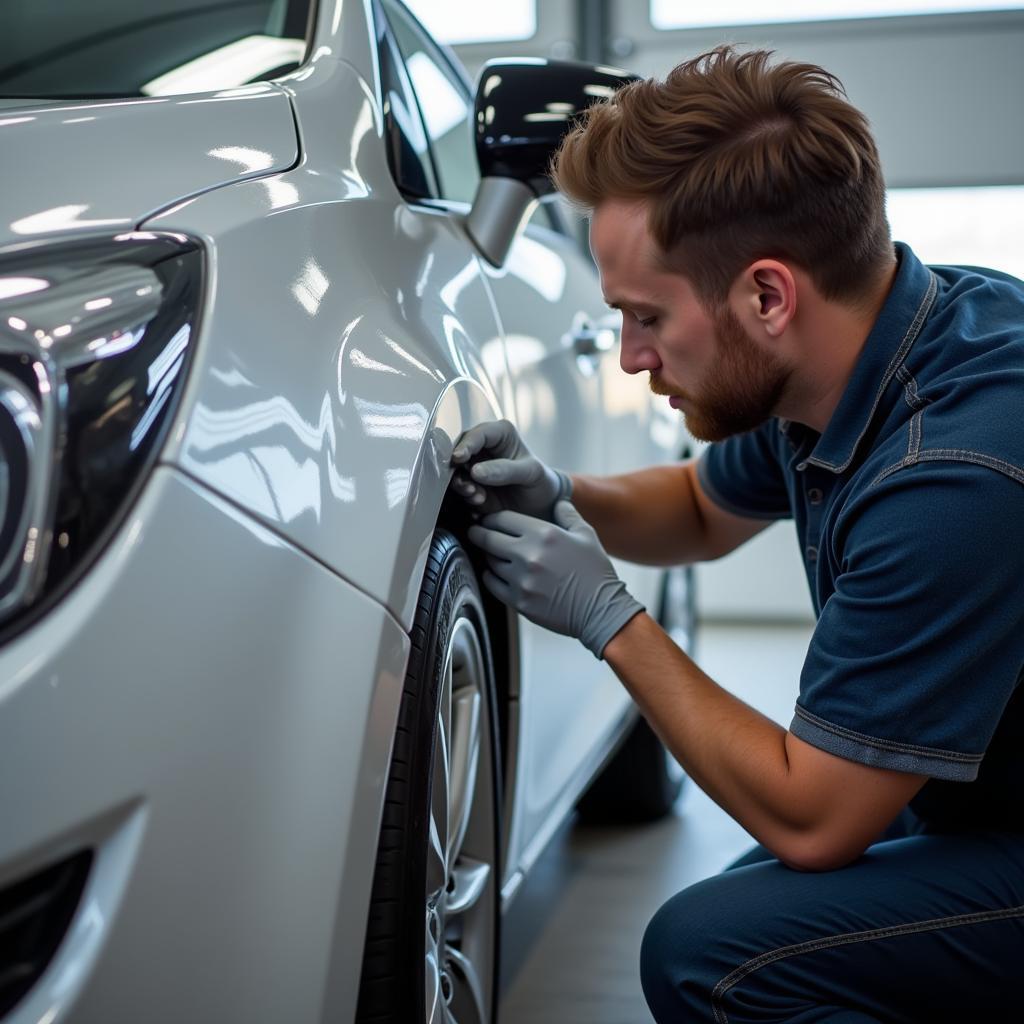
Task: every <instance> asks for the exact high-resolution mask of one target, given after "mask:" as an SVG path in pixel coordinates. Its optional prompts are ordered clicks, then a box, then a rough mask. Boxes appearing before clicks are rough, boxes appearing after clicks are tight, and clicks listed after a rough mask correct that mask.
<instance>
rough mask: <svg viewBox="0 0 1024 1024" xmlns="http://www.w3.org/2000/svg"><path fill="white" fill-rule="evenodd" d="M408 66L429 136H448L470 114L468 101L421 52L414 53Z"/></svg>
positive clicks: (436, 137)
mask: <svg viewBox="0 0 1024 1024" xmlns="http://www.w3.org/2000/svg"><path fill="white" fill-rule="evenodd" d="M405 64H406V67H408V69H409V77H410V78H412V87H413V88H414V89H415V90H416V95H417V96H418V97H419V100H420V109H421V110H422V111H423V119H424V120H425V121H426V122H427V134H428V135H429V136H430V137H431V138H432V139H439V138H441V137H442V136H443V135H447V134H448V132H450V131H451V130H452V129H453V128H454V127H455V126H456V125H457V124H461V123H462V122H463V121H465V120H466V118H467V116H468V115H469V107H468V106H467V105H466V101H465V100H464V99H463V98H462V96H461V94H460V93H459V91H458V90H457V89H456V88H455V86H454V85H452V83H451V82H449V81H448V79H447V78H445V76H444V75H443V74H442V73H441V70H440V68H438V66H437V65H436V64H435V63H434V62H433V61H432V60H431V59H430V58H429V57H428V56H427V55H426V54H425V53H424V52H423V51H422V50H418V51H417V52H416V53H414V54H413V55H412V56H411V57H410V58H409V59H408V60H407V61H406V62H405Z"/></svg>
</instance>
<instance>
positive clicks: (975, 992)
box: [640, 811, 1024, 1024]
mask: <svg viewBox="0 0 1024 1024" xmlns="http://www.w3.org/2000/svg"><path fill="white" fill-rule="evenodd" d="M915 821H916V819H914V818H913V816H912V815H911V814H910V812H909V811H906V812H904V814H903V815H902V816H901V818H900V819H898V820H897V822H896V823H895V824H894V826H893V827H892V828H890V829H889V831H888V832H887V833H886V835H885V837H883V839H882V840H880V841H879V842H878V843H875V844H874V845H873V846H871V847H869V849H868V850H867V851H865V853H864V854H863V855H862V856H861V857H860V858H858V859H857V860H856V861H854V862H853V863H852V864H850V865H848V866H847V867H844V868H840V869H838V870H836V871H822V872H801V871H793V870H791V869H790V868H787V867H785V866H784V865H783V864H781V863H780V862H779V861H778V860H776V859H775V858H774V857H773V856H772V855H771V854H770V853H769V852H768V851H767V850H765V849H764V847H760V846H758V847H755V848H754V849H753V850H752V851H751V852H750V853H748V854H747V855H746V856H744V857H742V858H741V859H740V860H738V861H737V862H736V863H735V864H733V865H731V866H730V867H728V868H726V870H725V871H724V872H722V874H720V875H715V876H713V877H712V878H707V879H705V880H704V881H702V882H698V883H697V884H696V885H692V886H690V887H689V888H688V889H684V890H683V891H682V892H680V893H678V894H677V895H676V896H674V897H672V899H670V900H669V901H668V902H667V903H666V904H665V905H664V906H663V907H662V908H661V909H660V910H659V911H658V913H657V914H656V915H655V916H654V918H653V920H652V921H651V923H650V924H649V925H648V927H647V932H646V934H645V935H644V941H643V946H642V949H641V953H640V975H641V980H642V983H643V988H644V995H645V996H646V997H647V1004H648V1006H649V1007H650V1008H651V1012H652V1013H653V1014H654V1018H655V1020H656V1021H658V1024H698V1022H702V1021H714V1022H715V1024H726V1022H728V1024H741V1022H747V1021H759V1022H764V1021H787V1022H790V1024H811V1022H812V1021H813V1022H818V1021H829V1022H830V1024H878V1022H886V1024H889V1022H893V1024H895V1022H899V1024H925V1022H926V1024H938V1022H945V1021H950V1022H956V1024H972V1022H974V1021H982V1020H993V1021H1008V1020H1024V835H1006V834H995V833H985V834H969V835H958V834H932V833H928V832H927V831H924V832H920V831H917V832H916V834H913V833H914V832H915V831H916V830H917V829H918V828H919V825H915Z"/></svg>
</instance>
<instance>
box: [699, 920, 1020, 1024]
mask: <svg viewBox="0 0 1024 1024" xmlns="http://www.w3.org/2000/svg"><path fill="white" fill-rule="evenodd" d="M1015 917H1024V906H1020V907H1004V908H1002V909H1000V910H983V911H978V912H976V913H973V914H957V915H955V916H953V917H937V918H930V919H928V920H925V921H908V922H906V923H904V924H896V925H888V926H887V927H885V928H872V929H868V930H866V931H860V932H842V933H839V934H836V935H826V936H822V937H821V938H818V939H810V940H808V941H807V942H800V943H796V944H794V945H791V946H780V947H779V948H778V949H773V950H769V951H768V952H766V953H761V954H760V955H759V956H756V957H753V958H752V959H750V960H748V961H746V963H743V964H741V965H740V966H739V967H737V968H736V969H735V970H734V971H733V972H732V973H731V974H728V975H726V976H725V977H724V978H722V979H721V980H720V981H719V982H718V984H717V985H716V986H715V987H714V990H713V991H712V993H711V1009H712V1012H713V1014H714V1018H715V1021H716V1024H729V1018H728V1016H727V1014H726V1012H725V1008H724V1006H723V1002H724V999H725V995H726V993H727V992H728V991H729V990H730V989H732V988H735V987H736V986H737V985H738V984H739V983H740V982H741V981H743V980H744V978H746V977H748V976H749V975H751V974H753V973H754V971H757V970H760V969H761V968H762V967H767V966H769V965H770V964H773V963H777V962H778V961H779V960H784V959H788V958H789V957H792V956H801V955H803V954H804V953H816V952H818V951H819V950H823V949H833V948H835V947H837V946H848V945H852V944H853V943H856V942H868V941H877V940H880V939H889V938H897V937H899V936H903V935H915V934H918V933H920V932H926V931H939V930H940V929H943V928H959V927H964V926H966V925H973V924H987V923H988V922H990V921H1005V920H1012V919H1013V918H1015Z"/></svg>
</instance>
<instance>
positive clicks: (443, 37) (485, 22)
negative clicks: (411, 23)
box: [405, 0, 537, 44]
mask: <svg viewBox="0 0 1024 1024" xmlns="http://www.w3.org/2000/svg"><path fill="white" fill-rule="evenodd" d="M405 4H406V6H407V7H408V8H409V10H411V11H412V12H413V14H415V15H416V17H417V18H419V20H420V21H421V22H422V23H423V25H424V27H425V28H426V29H427V31H428V32H429V33H430V34H431V35H432V36H433V37H434V38H435V39H436V40H438V42H441V43H449V44H454V43H490V42H500V41H504V40H507V39H529V38H530V37H531V36H533V35H534V34H535V33H536V31H537V0H502V2H501V3H500V4H496V3H480V0H405Z"/></svg>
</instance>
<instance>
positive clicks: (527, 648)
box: [384, 0, 645, 869]
mask: <svg viewBox="0 0 1024 1024" xmlns="http://www.w3.org/2000/svg"><path fill="white" fill-rule="evenodd" d="M384 8H385V10H386V12H387V15H388V17H389V19H390V21H391V24H392V28H393V30H394V34H395V38H396V40H397V42H398V44H399V48H400V49H401V51H402V54H403V57H404V59H405V64H406V67H407V69H408V74H409V77H410V79H411V81H412V85H413V88H414V91H415V92H416V94H417V96H418V98H419V106H420V109H421V111H422V112H423V119H424V122H425V124H426V128H427V133H428V136H429V139H430V148H431V152H432V156H433V160H434V167H435V173H436V175H437V177H438V180H439V188H440V194H441V197H442V199H443V200H444V201H445V203H446V205H447V208H448V209H449V210H451V212H452V214H453V215H454V216H457V217H461V216H464V214H465V213H466V212H468V209H469V205H470V203H471V202H472V199H473V195H474V193H475V191H476V186H477V183H478V181H479V174H478V171H477V161H476V153H475V141H474V131H473V122H472V109H473V102H472V96H471V94H470V91H469V88H468V86H467V83H466V81H465V79H464V78H463V76H462V75H461V74H460V73H459V71H458V69H457V68H456V67H454V66H453V64H452V62H451V61H450V60H449V58H448V57H447V55H446V54H445V53H444V52H443V51H442V50H441V49H440V48H439V47H438V46H437V45H436V44H435V43H434V42H433V40H432V39H431V38H430V37H429V36H428V35H427V33H426V32H425V31H424V30H423V29H422V28H421V27H420V26H419V24H418V23H417V22H416V21H415V19H413V18H412V17H411V16H410V15H409V13H408V12H407V11H406V10H405V9H404V8H403V7H402V6H401V5H400V4H398V3H394V2H391V0H385V2H384ZM558 228H559V222H558V219H557V218H556V217H555V216H553V215H552V214H551V213H550V212H549V210H548V208H547V207H539V208H538V210H537V211H536V212H535V214H534V216H533V218H532V221H531V223H530V224H529V225H528V226H527V228H526V230H525V231H524V232H522V233H521V234H520V235H519V236H518V237H517V239H516V241H515V242H514V244H513V246H512V249H511V251H510V253H509V256H508V259H507V260H506V262H505V264H504V266H502V267H501V268H493V267H490V266H489V265H487V264H486V263H484V261H482V260H481V265H482V266H483V267H484V269H485V271H486V273H487V276H488V280H489V283H490V286H491V290H492V293H493V295H494V300H495V304H496V307H497V312H498V319H499V321H500V322H501V324H502V328H503V333H504V339H505V353H506V357H507V359H508V370H509V378H510V380H511V383H512V389H513V396H512V398H513V409H514V414H515V418H516V421H517V424H518V427H519V429H520V432H521V433H522V435H523V437H524V439H525V441H526V443H527V444H528V445H529V447H530V448H531V450H533V451H534V452H535V453H536V454H537V455H538V456H539V457H540V458H541V459H543V460H545V461H546V462H548V463H549V464H551V465H553V466H558V467H560V468H563V469H566V470H570V471H575V472H585V473H603V472H606V471H608V470H609V469H610V468H612V467H613V466H614V465H615V464H616V463H618V462H621V461H622V460H621V459H619V458H616V459H614V460H609V458H608V452H609V436H608V430H609V424H610V421H609V420H608V419H607V418H606V415H605V405H606V395H605V381H606V380H607V379H608V378H609V368H610V367H612V368H614V369H615V371H616V373H617V374H618V372H619V371H618V369H617V366H616V365H615V364H616V360H617V355H616V353H615V351H614V350H615V348H616V341H617V327H616V325H615V324H614V323H612V322H610V321H608V320H607V318H608V315H609V311H608V309H607V308H606V307H605V305H604V303H603V301H602V299H601V293H600V288H599V284H598V280H597V275H596V272H595V270H594V267H593V264H592V262H591V261H590V259H589V256H587V255H585V254H584V252H583V251H582V249H581V246H580V244H579V241H578V239H577V238H575V237H572V236H571V235H570V234H569V233H567V232H566V231H565V230H558ZM610 394H611V398H612V406H611V408H612V410H613V413H614V417H613V418H614V424H617V425H619V426H621V425H622V424H625V425H626V426H627V427H628V428H630V429H631V430H633V432H634V433H635V432H636V430H637V425H638V424H641V422H644V425H645V421H643V417H642V416H639V418H638V416H637V415H635V414H636V413H637V411H638V409H639V406H640V404H641V403H640V402H639V400H638V399H637V396H636V393H635V389H630V388H629V387H628V386H627V387H626V388H625V389H623V388H622V387H621V386H620V385H619V383H618V382H616V384H615V387H614V388H613V390H612V391H611V393H610ZM630 416H632V417H633V419H632V420H630ZM631 444H632V438H631V437H627V438H624V439H622V440H621V441H620V442H618V443H616V445H615V446H614V451H615V452H616V453H620V452H621V453H625V452H627V451H628V450H629V448H630V445H631ZM631 461H632V463H633V464H638V462H639V461H642V455H640V453H639V452H636V451H634V452H633V458H632V460H631ZM519 653H520V692H519V707H518V709H517V710H518V722H519V725H520V735H519V764H518V780H517V785H516V788H515V794H514V797H513V802H514V806H513V808H512V814H511V816H510V824H511V825H512V835H511V836H510V837H509V850H508V859H509V866H510V867H511V868H513V869H514V868H515V867H516V866H517V865H518V864H520V863H521V862H522V863H523V866H528V863H529V862H530V861H532V859H533V858H534V856H535V855H536V853H537V852H538V851H539V847H540V846H542V845H543V842H544V840H545V839H546V838H547V835H548V833H549V831H550V829H551V828H552V827H553V826H554V824H555V823H556V822H557V821H558V820H561V817H562V815H563V813H564V811H566V810H568V808H569V806H571V802H570V801H571V799H572V798H573V797H574V796H575V795H576V793H577V792H578V790H579V788H580V787H581V786H582V785H583V783H584V782H585V780H586V777H588V776H589V774H590V773H591V772H592V771H593V769H594V767H595V763H596V760H597V759H599V758H600V757H601V756H602V754H603V752H604V751H605V749H606V748H607V745H608V743H609V741H610V739H611V738H612V737H613V735H614V734H615V732H616V731H617V729H618V728H619V727H620V725H621V722H622V719H623V716H624V714H625V713H626V711H627V709H628V706H629V700H628V697H627V696H626V694H625V692H624V690H623V689H622V687H621V685H620V684H619V683H618V681H617V680H616V679H615V678H614V676H613V674H612V673H611V671H610V670H609V669H608V667H607V666H606V665H605V664H604V663H603V662H600V661H597V660H596V659H595V658H594V657H593V656H592V655H591V654H590V653H589V652H588V651H587V650H586V649H585V648H583V647H582V646H581V645H580V644H579V643H578V642H577V641H575V640H570V639H567V638H565V637H561V636H557V635H555V634H552V633H550V632H547V631H546V630H543V629H540V628H538V627H536V626H534V625H532V624H531V623H529V622H525V621H523V622H522V623H521V632H520V652H519Z"/></svg>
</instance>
